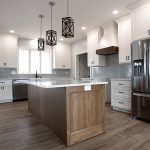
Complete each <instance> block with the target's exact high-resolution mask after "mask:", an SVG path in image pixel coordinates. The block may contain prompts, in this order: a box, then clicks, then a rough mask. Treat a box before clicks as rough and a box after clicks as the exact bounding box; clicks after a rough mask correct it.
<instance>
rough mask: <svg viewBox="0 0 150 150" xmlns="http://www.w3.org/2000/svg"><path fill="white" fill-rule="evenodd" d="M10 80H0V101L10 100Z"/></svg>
mask: <svg viewBox="0 0 150 150" xmlns="http://www.w3.org/2000/svg"><path fill="white" fill-rule="evenodd" d="M12 100H13V96H12V81H11V80H10V81H0V103H5V102H12Z"/></svg>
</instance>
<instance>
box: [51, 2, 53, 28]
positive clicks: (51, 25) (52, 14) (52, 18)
mask: <svg viewBox="0 0 150 150" xmlns="http://www.w3.org/2000/svg"><path fill="white" fill-rule="evenodd" d="M52 20H53V7H52V5H51V30H52V25H53V24H52Z"/></svg>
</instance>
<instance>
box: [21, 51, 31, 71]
mask: <svg viewBox="0 0 150 150" xmlns="http://www.w3.org/2000/svg"><path fill="white" fill-rule="evenodd" d="M19 73H29V50H23V49H20V50H19Z"/></svg>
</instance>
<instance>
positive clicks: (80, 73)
mask: <svg viewBox="0 0 150 150" xmlns="http://www.w3.org/2000/svg"><path fill="white" fill-rule="evenodd" d="M87 57H88V55H87V53H84V54H78V55H76V79H84V78H90V67H88V59H87Z"/></svg>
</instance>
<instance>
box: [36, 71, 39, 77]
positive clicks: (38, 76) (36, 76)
mask: <svg viewBox="0 0 150 150" xmlns="http://www.w3.org/2000/svg"><path fill="white" fill-rule="evenodd" d="M38 77H39V76H38V74H37V70H36V73H35V78H38Z"/></svg>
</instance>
